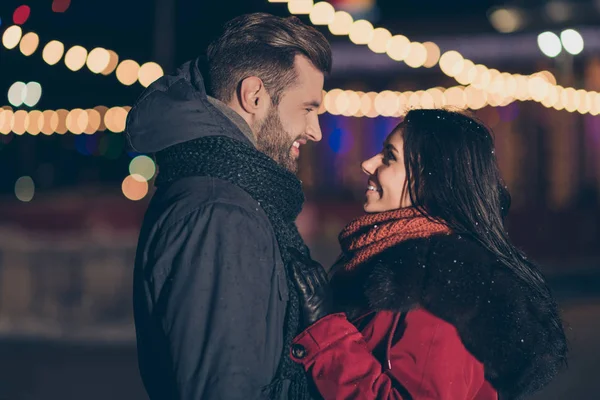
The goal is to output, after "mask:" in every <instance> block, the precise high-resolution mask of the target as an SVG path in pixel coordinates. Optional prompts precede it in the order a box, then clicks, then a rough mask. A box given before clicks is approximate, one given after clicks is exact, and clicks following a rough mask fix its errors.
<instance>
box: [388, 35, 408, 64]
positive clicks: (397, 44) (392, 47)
mask: <svg viewBox="0 0 600 400" xmlns="http://www.w3.org/2000/svg"><path fill="white" fill-rule="evenodd" d="M409 52H410V40H408V38H407V37H406V36H403V35H395V36H392V38H391V39H390V40H388V43H387V54H388V56H389V57H390V58H391V59H392V60H396V61H402V60H404V58H405V57H406V56H408V53H409Z"/></svg>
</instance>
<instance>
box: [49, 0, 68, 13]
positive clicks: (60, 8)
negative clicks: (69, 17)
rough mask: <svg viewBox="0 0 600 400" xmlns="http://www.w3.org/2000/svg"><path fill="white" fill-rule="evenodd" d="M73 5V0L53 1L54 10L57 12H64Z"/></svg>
mask: <svg viewBox="0 0 600 400" xmlns="http://www.w3.org/2000/svg"><path fill="white" fill-rule="evenodd" d="M70 5H71V0H54V1H52V11H54V12H55V13H64V12H65V11H67V9H68V8H69V6H70Z"/></svg>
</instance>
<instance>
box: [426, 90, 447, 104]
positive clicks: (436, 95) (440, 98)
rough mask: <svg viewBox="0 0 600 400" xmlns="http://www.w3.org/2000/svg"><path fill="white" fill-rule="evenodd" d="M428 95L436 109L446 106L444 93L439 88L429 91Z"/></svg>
mask: <svg viewBox="0 0 600 400" xmlns="http://www.w3.org/2000/svg"><path fill="white" fill-rule="evenodd" d="M426 93H428V94H429V95H430V96H431V98H432V99H433V107H434V108H441V107H444V106H445V105H446V104H445V103H444V92H442V91H441V89H439V88H431V89H427V91H426Z"/></svg>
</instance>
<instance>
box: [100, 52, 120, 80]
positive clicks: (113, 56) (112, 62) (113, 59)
mask: <svg viewBox="0 0 600 400" xmlns="http://www.w3.org/2000/svg"><path fill="white" fill-rule="evenodd" d="M107 51H108V55H109V56H110V59H109V61H108V65H107V66H106V68H104V70H103V71H102V72H101V74H102V75H110V74H112V73H113V72H114V70H115V69H116V68H117V65H118V64H119V55H118V54H117V53H115V52H114V51H112V50H107Z"/></svg>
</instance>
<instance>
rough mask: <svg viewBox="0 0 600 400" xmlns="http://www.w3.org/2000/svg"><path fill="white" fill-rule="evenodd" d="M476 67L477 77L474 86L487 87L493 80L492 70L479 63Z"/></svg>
mask: <svg viewBox="0 0 600 400" xmlns="http://www.w3.org/2000/svg"><path fill="white" fill-rule="evenodd" d="M474 69H475V79H474V80H473V82H472V83H473V86H475V87H476V88H478V89H485V88H486V87H487V86H488V85H489V84H490V81H491V76H490V71H489V70H488V68H487V67H486V66H485V65H481V64H477V65H475V67H474Z"/></svg>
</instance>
